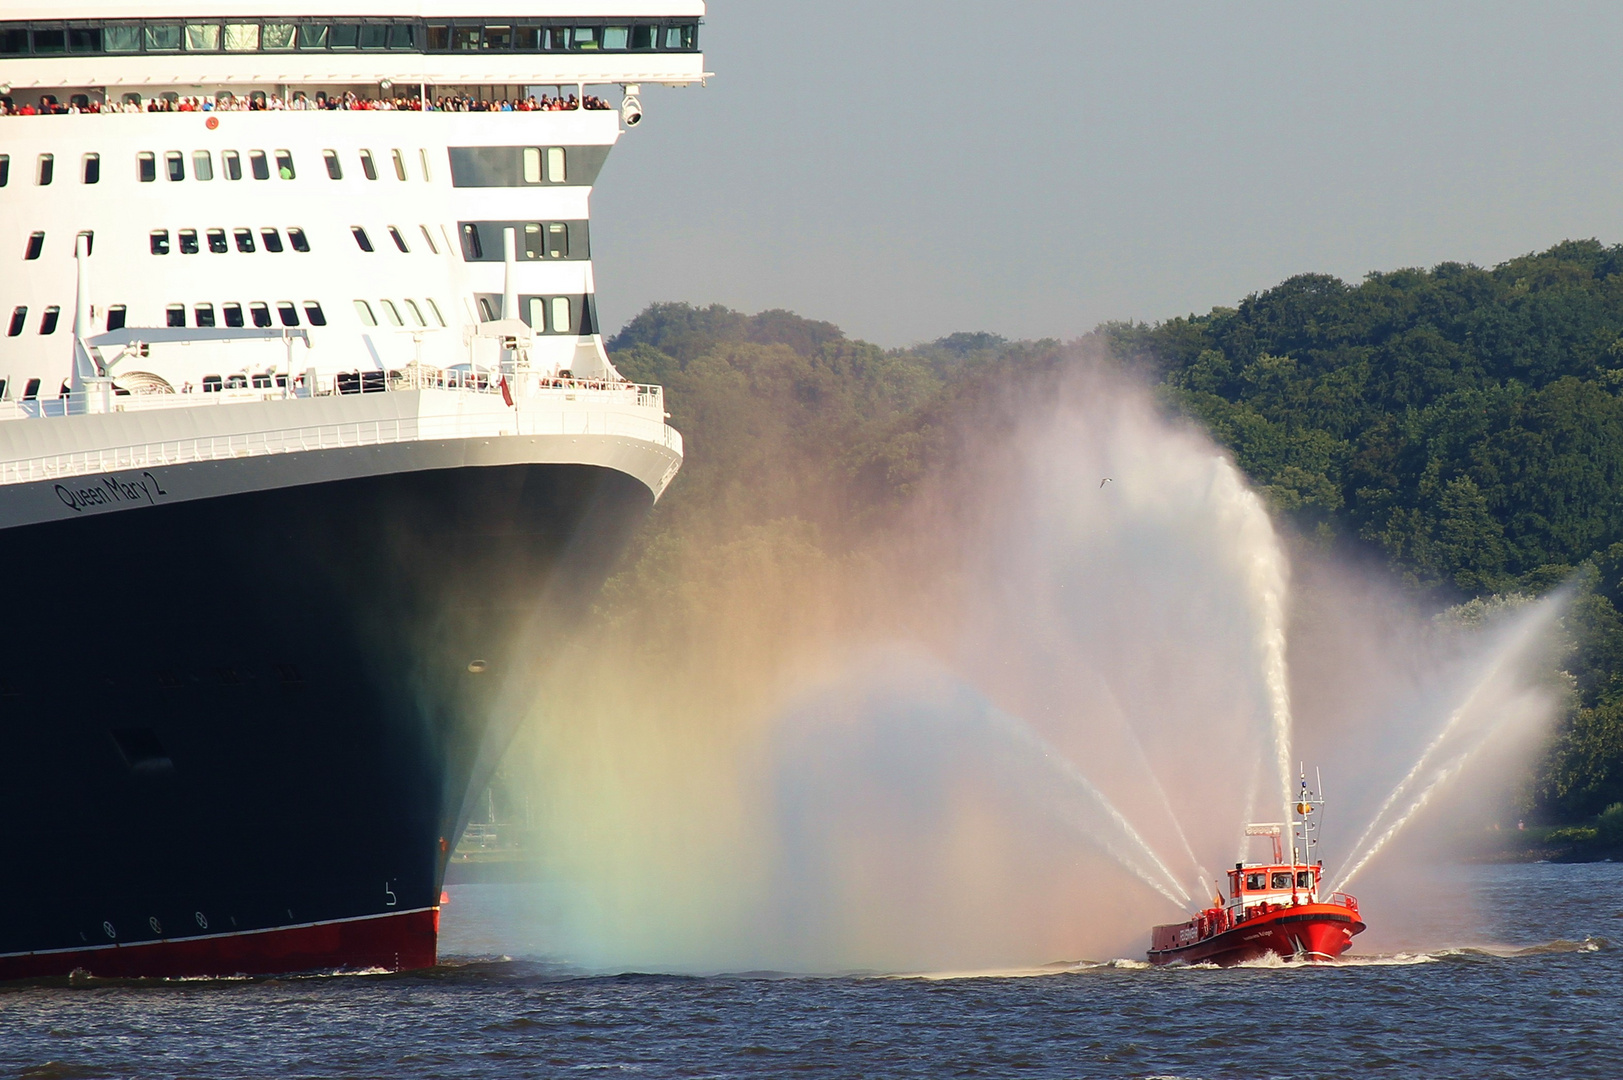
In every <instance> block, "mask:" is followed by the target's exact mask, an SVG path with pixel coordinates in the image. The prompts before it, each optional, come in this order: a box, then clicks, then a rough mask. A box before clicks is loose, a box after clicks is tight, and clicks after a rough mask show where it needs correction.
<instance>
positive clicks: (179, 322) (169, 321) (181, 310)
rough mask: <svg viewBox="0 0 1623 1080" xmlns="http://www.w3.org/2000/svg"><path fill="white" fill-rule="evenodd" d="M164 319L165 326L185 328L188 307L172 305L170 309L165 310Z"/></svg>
mask: <svg viewBox="0 0 1623 1080" xmlns="http://www.w3.org/2000/svg"><path fill="white" fill-rule="evenodd" d="M163 317H164V325H165V326H185V325H186V305H185V304H170V305H169V306H168V307H166V308H164V309H163Z"/></svg>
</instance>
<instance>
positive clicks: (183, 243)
mask: <svg viewBox="0 0 1623 1080" xmlns="http://www.w3.org/2000/svg"><path fill="white" fill-rule="evenodd" d="M175 236H176V239H178V240H179V241H180V253H181V254H182V255H196V254H197V252H198V250H199V249H198V246H197V230H196V229H182V230H180V232H178V233H176V234H175Z"/></svg>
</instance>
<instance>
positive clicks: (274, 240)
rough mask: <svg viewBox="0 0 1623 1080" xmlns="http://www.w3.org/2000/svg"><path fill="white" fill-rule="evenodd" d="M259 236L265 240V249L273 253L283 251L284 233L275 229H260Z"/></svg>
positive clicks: (278, 253)
mask: <svg viewBox="0 0 1623 1080" xmlns="http://www.w3.org/2000/svg"><path fill="white" fill-rule="evenodd" d="M259 238H260V239H261V240H263V241H265V250H266V251H268V252H270V253H271V254H272V255H280V254H281V253H282V234H281V233H279V232H277V231H276V230H275V229H260V230H259Z"/></svg>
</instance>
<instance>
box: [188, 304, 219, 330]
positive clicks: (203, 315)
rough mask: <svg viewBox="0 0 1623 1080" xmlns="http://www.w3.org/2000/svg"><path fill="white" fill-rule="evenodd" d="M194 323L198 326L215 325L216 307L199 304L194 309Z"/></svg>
mask: <svg viewBox="0 0 1623 1080" xmlns="http://www.w3.org/2000/svg"><path fill="white" fill-rule="evenodd" d="M192 322H193V324H194V325H196V326H213V325H214V305H213V304H198V305H197V306H196V307H194V308H192Z"/></svg>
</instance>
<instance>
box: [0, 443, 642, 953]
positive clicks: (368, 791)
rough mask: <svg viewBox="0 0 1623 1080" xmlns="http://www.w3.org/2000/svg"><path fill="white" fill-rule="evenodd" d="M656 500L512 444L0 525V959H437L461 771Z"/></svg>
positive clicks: (491, 753) (486, 757) (499, 744)
mask: <svg viewBox="0 0 1623 1080" xmlns="http://www.w3.org/2000/svg"><path fill="white" fill-rule="evenodd" d="M152 482H153V483H154V484H160V483H161V482H162V477H161V475H160V476H157V477H153V478H152ZM652 503H653V495H652V493H651V492H650V490H649V488H648V487H647V486H646V485H645V484H644V483H642V482H640V481H638V480H636V479H634V478H633V477H631V476H629V475H627V474H626V473H623V472H620V471H617V470H614V469H608V468H600V467H594V466H586V465H567V464H509V465H489V466H481V467H461V468H450V469H437V470H427V471H419V472H404V473H390V474H385V475H379V476H368V477H361V478H356V479H347V480H336V481H331V482H326V483H320V484H307V485H303V486H299V487H291V488H282V489H275V490H268V491H256V492H250V493H244V494H237V495H228V496H222V497H216V498H209V499H202V500H195V501H190V502H177V503H173V504H168V505H164V504H161V503H159V504H155V505H148V506H144V507H142V508H140V509H131V510H122V511H120V512H117V513H108V514H100V515H97V516H84V517H79V518H75V519H72V520H60V521H48V522H42V523H38V524H29V525H21V526H16V527H13V528H10V529H5V530H0V568H3V572H4V573H5V575H6V578H7V580H8V588H7V608H8V612H7V614H6V616H5V617H4V619H3V621H0V769H3V770H4V773H5V779H4V782H3V783H0V809H3V815H4V816H3V820H4V821H5V822H6V823H7V825H8V826H9V830H10V836H9V842H8V843H7V845H6V848H7V854H6V857H5V858H4V860H3V862H0V979H3V978H32V977H40V976H52V975H61V974H67V973H69V972H71V971H74V970H84V971H87V972H89V973H91V974H108V975H190V974H224V973H233V972H246V973H254V972H275V971H289V970H308V969H342V968H372V967H385V968H396V969H399V968H407V967H417V966H423V965H425V964H432V963H433V962H434V959H435V956H434V953H435V944H434V941H435V938H434V935H435V931H436V929H437V919H438V902H439V896H440V887H441V882H442V879H443V874H444V869H445V864H446V860H447V858H448V855H449V852H450V850H451V849H452V848H453V847H454V846H455V843H456V840H457V838H458V835H459V833H460V831H461V829H462V827H463V825H464V824H465V822H466V819H467V805H468V803H469V799H470V789H471V791H472V794H473V795H474V796H475V797H476V796H477V794H478V790H479V788H480V787H482V785H483V783H484V781H485V780H486V779H488V774H489V772H490V771H491V770H492V769H493V768H494V764H495V761H496V759H497V757H498V756H499V754H500V752H501V750H502V748H503V747H504V746H505V744H506V742H507V740H508V738H509V737H510V735H511V732H512V728H513V726H514V725H515V724H516V723H517V721H518V720H519V719H520V718H521V716H522V713H523V710H524V706H525V705H526V703H527V702H529V701H530V700H532V695H533V694H534V693H535V687H536V683H537V680H538V678H539V677H540V675H541V674H542V673H543V672H544V669H545V666H546V663H547V658H548V657H549V655H552V654H553V653H555V652H556V647H557V645H558V644H559V643H560V642H561V640H562V638H563V636H564V635H566V634H567V633H568V632H569V631H570V630H571V629H572V628H573V627H574V626H576V625H578V622H579V618H580V616H581V615H582V613H583V612H584V609H585V606H586V604H587V603H588V602H589V600H590V598H591V596H592V595H593V594H594V593H595V592H596V590H597V588H598V586H599V585H600V584H601V582H602V580H603V578H604V577H605V576H606V574H607V572H608V569H609V567H610V565H611V563H612V560H613V559H614V557H615V556H616V555H617V554H618V552H619V551H620V549H621V548H622V546H623V544H624V542H625V540H626V538H627V537H628V536H629V535H630V533H631V531H632V530H633V529H634V528H635V526H636V523H637V522H638V521H639V520H640V519H641V517H642V516H643V515H644V514H645V513H646V511H647V510H648V509H649V507H650V506H651V505H652Z"/></svg>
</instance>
